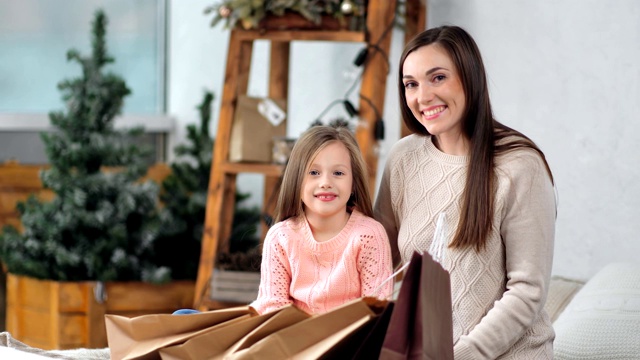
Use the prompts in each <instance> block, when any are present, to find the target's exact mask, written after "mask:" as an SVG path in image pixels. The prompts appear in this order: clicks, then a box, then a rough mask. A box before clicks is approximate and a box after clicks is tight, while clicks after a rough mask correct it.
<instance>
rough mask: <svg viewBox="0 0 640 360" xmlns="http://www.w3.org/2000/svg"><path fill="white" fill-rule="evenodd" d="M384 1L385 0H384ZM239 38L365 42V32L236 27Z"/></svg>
mask: <svg viewBox="0 0 640 360" xmlns="http://www.w3.org/2000/svg"><path fill="white" fill-rule="evenodd" d="M383 1H384V0H383ZM233 31H235V32H237V33H238V38H239V39H242V40H257V39H261V40H271V41H287V42H288V41H296V40H298V41H300V40H302V41H339V42H364V41H365V34H364V32H362V31H347V30H341V31H324V30H318V31H312V30H305V31H296V30H273V31H269V30H267V31H262V30H240V29H234V30H232V32H233Z"/></svg>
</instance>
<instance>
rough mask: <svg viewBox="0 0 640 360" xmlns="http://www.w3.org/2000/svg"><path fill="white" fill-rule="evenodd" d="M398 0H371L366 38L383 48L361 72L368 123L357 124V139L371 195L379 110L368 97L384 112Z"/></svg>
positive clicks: (363, 110) (362, 113)
mask: <svg viewBox="0 0 640 360" xmlns="http://www.w3.org/2000/svg"><path fill="white" fill-rule="evenodd" d="M396 2H397V1H396V0H385V1H382V0H380V1H369V7H368V10H367V28H368V29H369V36H368V39H367V41H368V42H369V43H370V44H376V45H377V46H378V47H379V49H380V50H381V51H370V52H369V56H368V59H367V64H366V66H365V69H364V72H363V75H362V85H361V86H360V95H361V100H360V107H359V111H360V114H359V116H360V118H361V119H362V120H363V121H364V122H366V126H359V127H358V128H356V139H357V140H358V144H359V145H360V149H361V150H362V153H363V155H364V159H365V162H366V163H367V168H368V170H369V188H370V189H371V196H372V197H373V194H374V193H375V182H376V175H377V170H378V155H377V154H376V153H375V150H374V149H375V146H376V140H375V138H374V128H375V123H376V121H377V120H378V115H377V114H376V111H375V110H374V109H373V108H372V107H371V105H370V104H369V101H370V102H371V103H372V104H374V106H375V107H376V109H377V113H379V114H380V116H382V114H384V100H385V99H384V98H385V88H386V83H387V70H388V66H387V61H388V59H385V58H384V56H387V57H388V56H389V49H390V47H391V33H392V31H390V30H389V31H385V30H387V28H388V27H389V26H393V25H392V24H393V17H394V14H395V9H396Z"/></svg>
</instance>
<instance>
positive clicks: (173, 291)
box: [105, 280, 195, 314]
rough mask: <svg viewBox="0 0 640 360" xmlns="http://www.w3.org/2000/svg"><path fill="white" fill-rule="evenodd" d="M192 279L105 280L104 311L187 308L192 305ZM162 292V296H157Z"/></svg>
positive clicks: (152, 310)
mask: <svg viewBox="0 0 640 360" xmlns="http://www.w3.org/2000/svg"><path fill="white" fill-rule="evenodd" d="M194 285H195V283H194V282H193V281H188V280H184V281H172V282H170V283H167V284H161V285H156V284H149V283H144V282H134V283H132V282H107V283H106V284H105V288H106V294H107V302H106V313H108V314H113V313H120V312H129V311H144V312H146V313H149V312H160V311H167V310H168V309H169V310H170V311H174V310H178V309H180V308H188V307H191V306H192V305H193V294H194V292H193V290H194ZM158 294H162V296H158Z"/></svg>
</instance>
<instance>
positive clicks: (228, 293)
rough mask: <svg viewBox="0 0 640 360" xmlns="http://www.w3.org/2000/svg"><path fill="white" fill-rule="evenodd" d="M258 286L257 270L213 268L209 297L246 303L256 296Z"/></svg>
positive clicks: (258, 276) (258, 275)
mask: <svg viewBox="0 0 640 360" xmlns="http://www.w3.org/2000/svg"><path fill="white" fill-rule="evenodd" d="M259 286H260V273H259V272H249V271H229V270H220V269H214V270H213V278H212V279H211V299H212V300H216V301H222V302H232V303H238V304H248V303H250V302H252V301H253V300H255V299H256V298H257V297H258V287H259Z"/></svg>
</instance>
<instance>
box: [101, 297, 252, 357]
mask: <svg viewBox="0 0 640 360" xmlns="http://www.w3.org/2000/svg"><path fill="white" fill-rule="evenodd" d="M256 315H257V313H256V312H255V310H253V309H252V308H251V307H249V306H240V307H234V308H229V309H222V310H213V311H207V312H202V313H197V314H189V315H171V314H152V315H142V316H138V317H134V318H128V317H124V316H119V315H105V324H106V328H107V343H108V345H109V350H110V352H111V358H112V359H122V360H127V359H158V358H159V354H158V350H160V349H161V348H164V347H166V346H169V345H174V344H178V343H182V342H184V341H186V340H188V339H189V338H191V337H193V336H196V335H199V334H201V333H204V332H207V331H211V329H213V327H215V326H217V325H219V326H228V325H230V324H233V323H234V322H237V321H241V320H242V319H245V318H249V317H252V316H256Z"/></svg>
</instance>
